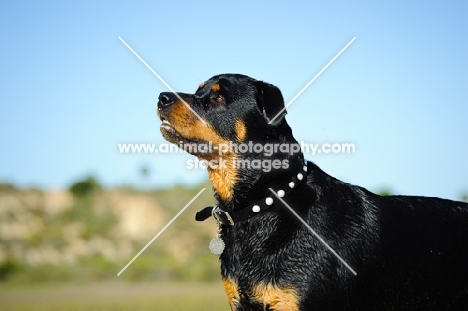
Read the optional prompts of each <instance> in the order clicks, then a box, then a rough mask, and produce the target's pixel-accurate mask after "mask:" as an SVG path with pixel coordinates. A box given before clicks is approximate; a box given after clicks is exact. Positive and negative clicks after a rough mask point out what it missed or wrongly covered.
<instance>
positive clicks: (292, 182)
mask: <svg viewBox="0 0 468 311" xmlns="http://www.w3.org/2000/svg"><path fill="white" fill-rule="evenodd" d="M288 186H289V188H291V189H292V188H294V186H295V184H294V181H291V182H290V183H289V184H288Z"/></svg>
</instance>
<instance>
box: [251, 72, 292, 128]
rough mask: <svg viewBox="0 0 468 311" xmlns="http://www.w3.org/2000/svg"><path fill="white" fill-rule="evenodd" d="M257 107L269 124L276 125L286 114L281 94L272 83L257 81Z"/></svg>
mask: <svg viewBox="0 0 468 311" xmlns="http://www.w3.org/2000/svg"><path fill="white" fill-rule="evenodd" d="M257 89H258V94H259V96H258V100H257V102H258V107H259V108H260V111H261V112H262V113H263V117H264V118H265V120H266V121H267V122H268V124H269V125H271V126H278V125H279V124H280V123H281V121H282V120H283V119H284V116H285V115H286V109H285V107H284V100H283V95H281V91H280V90H279V89H278V88H277V87H276V86H274V85H272V84H269V83H266V82H263V81H258V82H257Z"/></svg>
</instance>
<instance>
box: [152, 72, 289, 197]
mask: <svg viewBox="0 0 468 311" xmlns="http://www.w3.org/2000/svg"><path fill="white" fill-rule="evenodd" d="M284 108H285V107H284V101H283V97H282V95H281V92H280V90H279V89H278V88H277V87H275V86H273V85H271V84H268V83H265V82H263V81H258V80H255V79H252V78H250V77H247V76H244V75H239V74H222V75H217V76H214V77H212V78H211V79H209V80H208V81H206V82H204V83H202V84H200V86H199V87H198V89H197V91H196V92H195V94H186V93H177V94H174V93H170V92H164V93H161V94H160V96H159V102H158V116H159V118H160V119H161V121H162V124H161V133H162V135H163V136H164V138H165V139H166V140H167V141H169V142H171V143H174V144H177V145H178V146H179V147H180V148H182V149H184V150H186V151H187V152H189V153H192V154H194V155H195V156H197V157H198V158H199V159H202V160H204V161H208V162H209V165H208V171H209V173H210V179H211V182H212V184H213V186H214V188H215V189H216V190H218V193H219V194H220V195H221V197H225V198H227V199H229V197H230V196H232V191H233V188H234V186H235V184H236V182H237V181H238V179H239V168H238V167H236V165H233V163H235V161H237V160H239V159H242V160H245V159H247V158H248V159H249V160H252V159H262V160H263V159H265V158H268V159H271V160H274V159H276V160H282V159H283V158H284V156H282V155H279V153H273V154H267V155H265V154H255V150H252V148H250V149H248V148H247V150H245V149H244V150H239V148H236V146H239V145H240V144H246V146H245V147H248V144H250V146H251V147H253V146H254V145H255V144H259V145H265V144H267V143H270V144H271V143H277V144H280V143H290V142H292V141H294V139H293V137H292V134H291V129H290V128H289V126H288V125H287V123H286V120H285V115H286V110H285V109H284ZM257 150H258V149H257ZM221 158H222V159H221ZM220 160H221V161H222V163H221V162H220ZM213 161H214V162H213ZM213 164H222V165H223V167H221V169H220V168H219V167H213ZM214 168H215V169H214Z"/></svg>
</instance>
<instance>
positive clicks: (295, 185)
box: [158, 74, 468, 311]
mask: <svg viewBox="0 0 468 311" xmlns="http://www.w3.org/2000/svg"><path fill="white" fill-rule="evenodd" d="M158 115H159V118H160V119H161V120H162V124H161V133H162V135H163V136H164V138H165V139H166V140H168V141H169V142H171V143H174V144H177V145H178V146H179V147H181V148H182V149H184V150H186V151H188V152H189V153H191V154H193V155H195V156H197V157H198V158H199V159H200V160H202V161H205V163H206V166H207V170H208V175H209V179H210V181H211V183H212V186H213V189H214V191H215V197H216V201H217V205H216V206H215V207H208V208H207V209H205V210H202V211H200V212H199V213H198V214H197V217H196V218H197V220H204V219H206V218H208V217H209V216H214V217H215V218H216V220H217V223H218V229H219V238H218V239H217V241H215V242H217V245H215V247H214V249H215V252H218V253H221V254H220V261H221V275H222V281H223V284H224V288H225V291H226V294H227V296H228V300H229V304H230V306H231V309H232V310H237V311H240V310H276V311H280V310H291V311H295V310H468V204H467V203H463V202H456V201H450V200H445V199H440V198H434V197H418V196H385V197H384V196H379V195H377V194H374V193H372V192H370V191H368V190H366V189H364V188H362V187H359V186H354V185H351V184H348V183H345V182H342V181H340V180H337V179H335V178H333V177H332V176H330V175H328V174H326V173H325V172H323V171H322V170H321V169H320V168H319V167H318V166H317V165H315V164H314V163H312V162H309V161H306V160H305V159H304V155H303V153H302V152H301V150H300V148H299V149H298V148H297V146H298V142H297V141H296V140H295V139H294V137H293V134H292V131H291V128H290V127H289V125H288V123H287V122H286V119H285V115H286V111H285V109H284V101H283V97H282V95H281V92H280V90H279V89H278V88H277V87H275V86H273V85H271V84H269V83H266V82H263V81H259V80H255V79H252V78H250V77H248V76H244V75H240V74H222V75H217V76H214V77H212V78H211V79H209V80H208V81H206V82H205V83H202V84H201V85H200V86H199V88H198V89H197V91H196V92H195V94H186V93H169V92H164V93H161V94H160V96H159V102H158ZM312 229H313V230H314V232H316V234H317V235H314V234H312ZM320 238H321V239H322V240H321V239H320ZM325 243H326V244H327V245H328V247H326V245H325ZM215 244H216V243H215ZM332 250H334V251H335V252H336V253H333V252H332ZM340 258H341V260H340Z"/></svg>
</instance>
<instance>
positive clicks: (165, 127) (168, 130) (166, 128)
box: [159, 115, 206, 154]
mask: <svg viewBox="0 0 468 311" xmlns="http://www.w3.org/2000/svg"><path fill="white" fill-rule="evenodd" d="M159 117H160V119H161V122H162V123H161V126H160V131H161V134H162V135H163V137H164V139H166V140H167V141H168V142H171V143H173V144H176V145H178V146H179V148H181V149H183V150H185V151H188V150H187V145H191V144H206V142H205V141H203V140H200V139H196V138H188V137H185V136H183V135H182V134H181V133H180V132H178V131H177V130H176V128H175V127H174V125H172V124H171V122H169V120H167V119H166V118H165V117H164V116H161V115H160V116H159ZM188 152H189V151H188ZM189 153H192V154H193V152H189Z"/></svg>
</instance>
